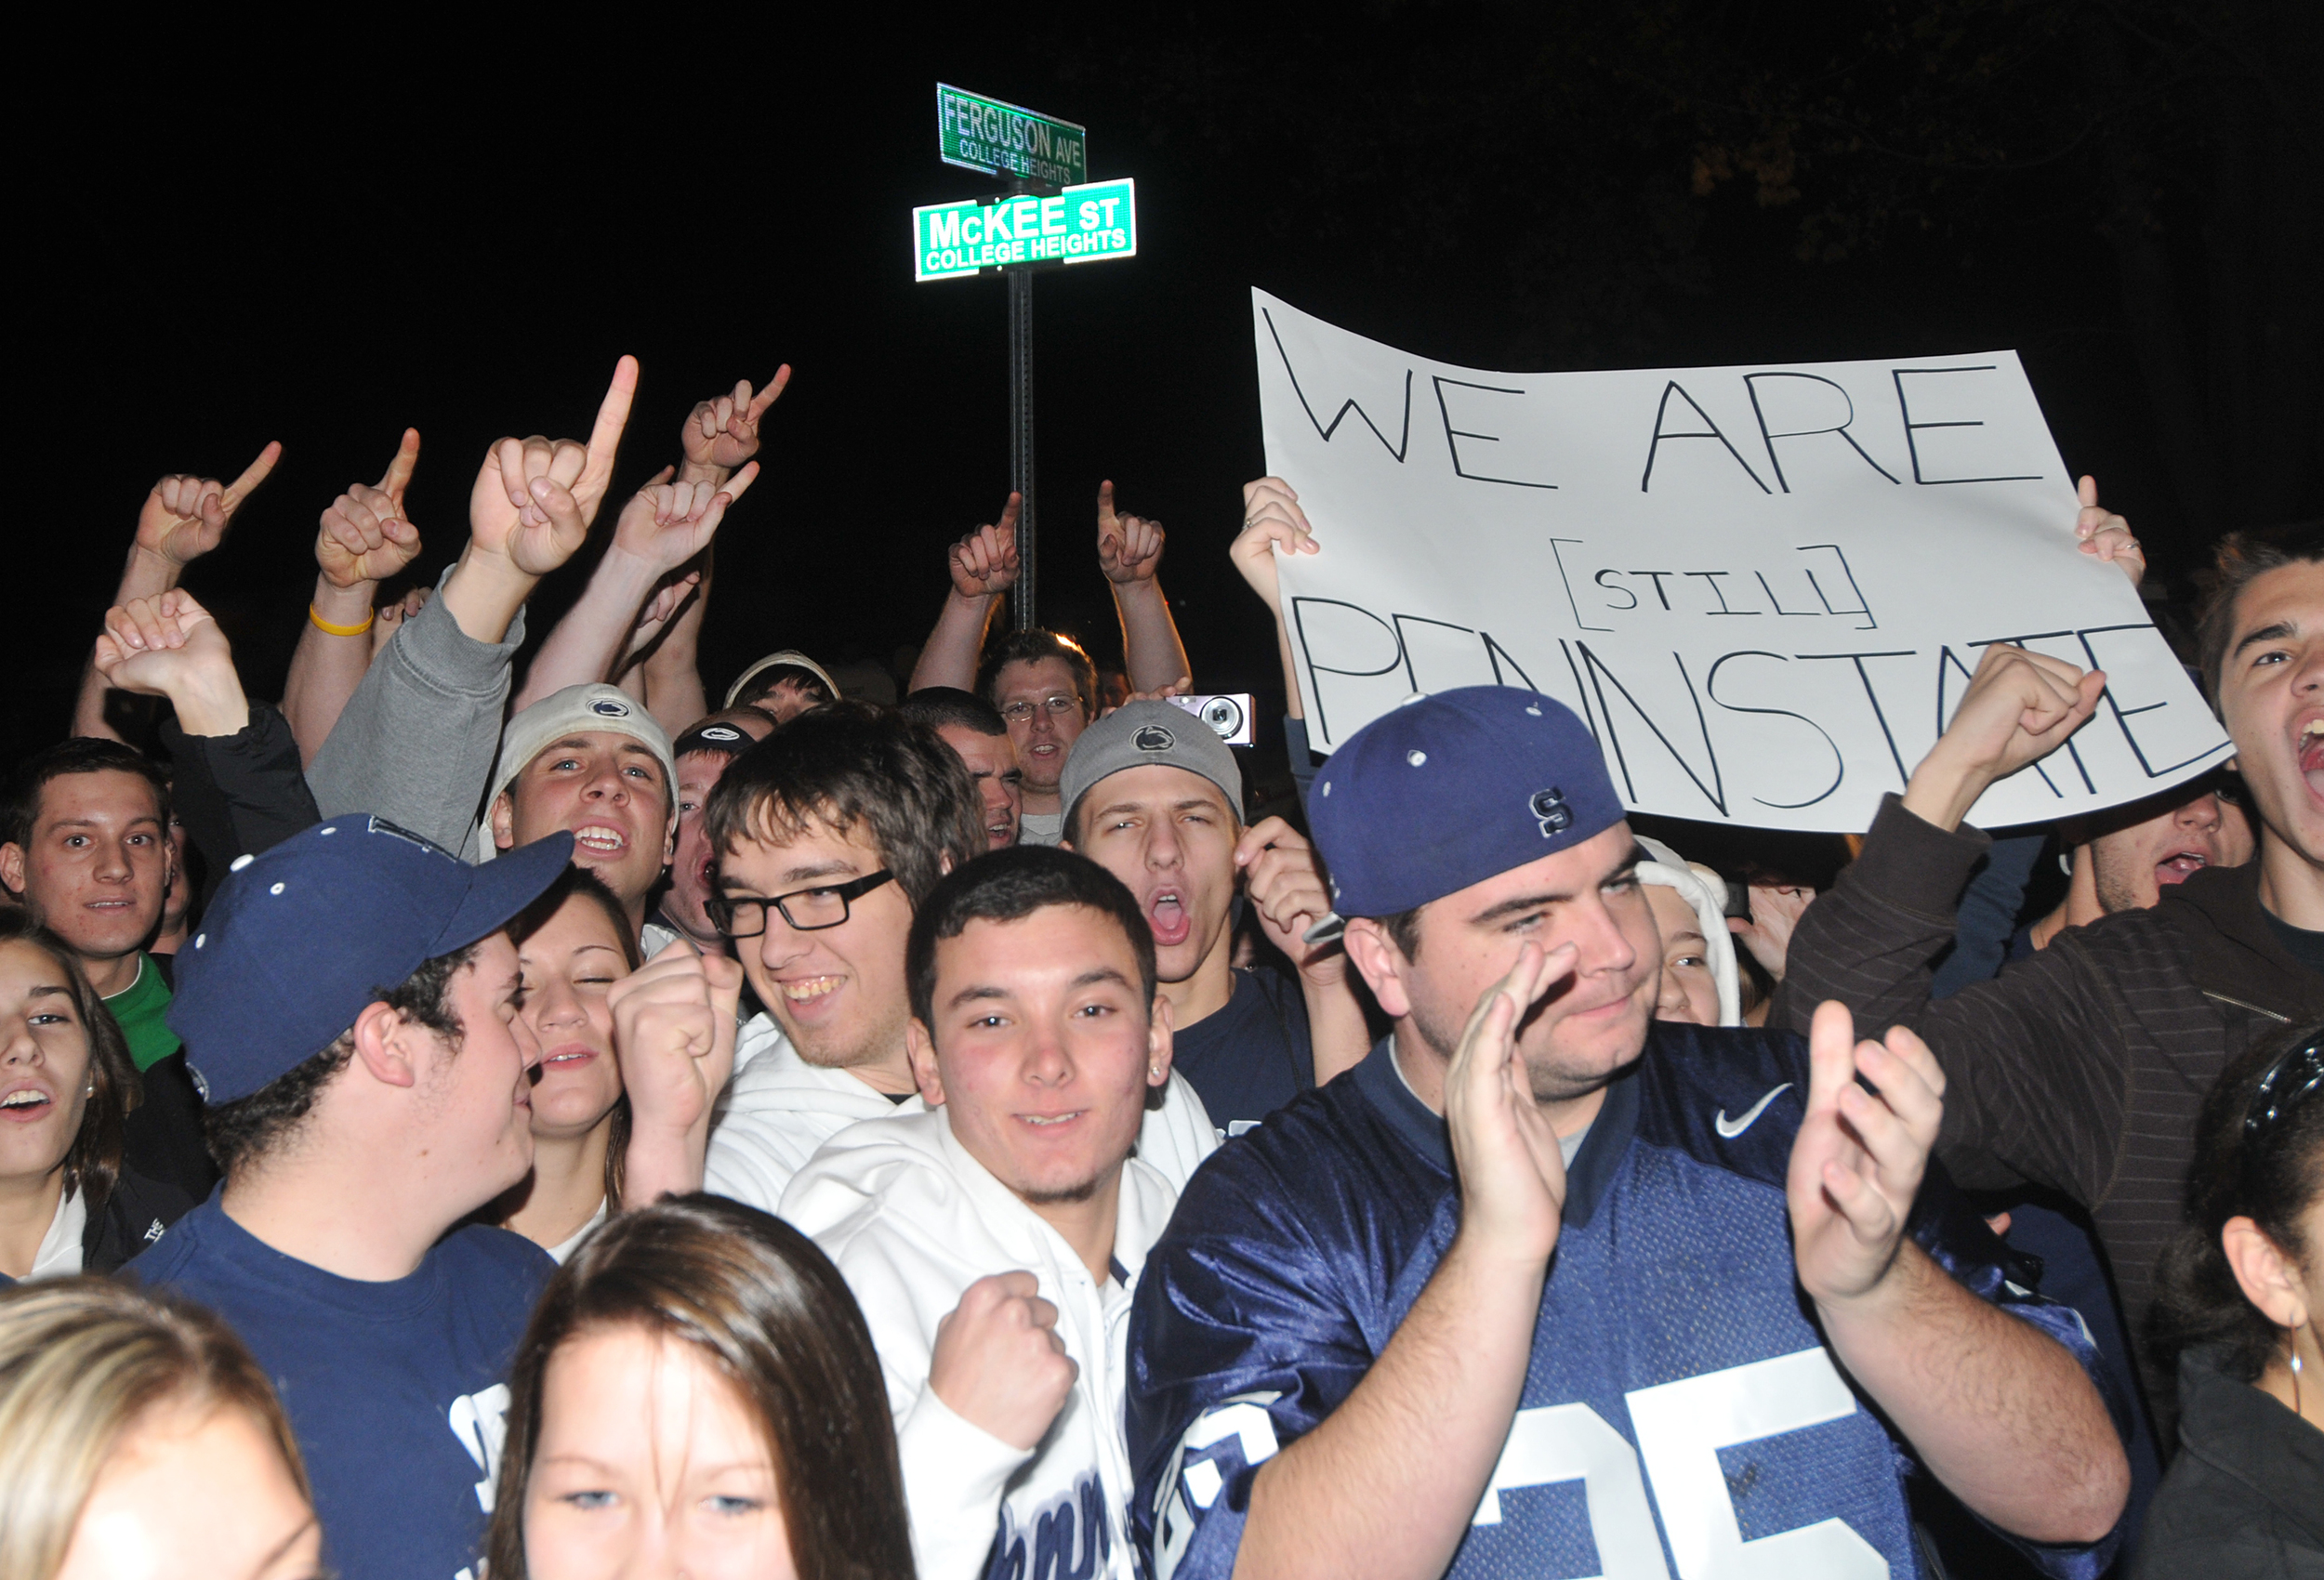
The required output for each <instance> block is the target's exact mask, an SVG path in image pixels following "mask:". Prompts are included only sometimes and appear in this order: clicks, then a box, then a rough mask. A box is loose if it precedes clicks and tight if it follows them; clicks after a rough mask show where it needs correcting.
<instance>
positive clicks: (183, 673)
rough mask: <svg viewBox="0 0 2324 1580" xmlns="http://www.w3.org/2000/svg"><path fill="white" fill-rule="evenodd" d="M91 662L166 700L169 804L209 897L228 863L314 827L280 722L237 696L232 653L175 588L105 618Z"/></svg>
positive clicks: (117, 680)
mask: <svg viewBox="0 0 2324 1580" xmlns="http://www.w3.org/2000/svg"><path fill="white" fill-rule="evenodd" d="M96 663H97V665H98V668H99V671H100V672H101V673H102V674H103V675H104V676H105V678H106V680H107V681H108V683H110V684H112V685H113V686H115V687H117V688H119V689H120V690H122V691H136V692H142V693H144V694H146V695H150V696H160V697H165V698H167V699H168V700H169V703H170V704H171V706H172V707H173V708H174V710H175V712H176V718H175V719H174V720H172V721H168V722H165V723H164V725H163V726H162V741H163V744H165V745H166V746H167V747H168V748H169V753H170V757H171V758H172V759H173V760H174V761H175V762H176V764H177V777H176V780H175V782H174V783H173V784H172V787H171V792H170V806H171V809H172V810H174V811H175V812H176V813H177V814H178V817H180V818H182V819H183V820H184V822H185V824H186V830H187V833H188V835H189V836H191V839H192V840H193V842H194V843H195V844H196V845H197V846H199V847H200V848H201V849H202V851H203V854H204V855H205V856H206V857H207V858H208V865H209V873H210V876H209V879H208V889H206V890H205V893H204V895H203V899H204V900H205V902H206V901H207V899H208V891H209V890H214V889H216V888H217V886H218V883H219V882H220V881H221V880H223V879H224V877H225V876H226V874H227V871H228V869H229V866H230V864H231V862H233V860H234V858H235V857H237V856H241V855H244V854H255V853H257V852H258V851H260V850H265V849H271V847H273V846H274V845H276V844H277V843H279V842H280V841H282V840H284V839H286V838H288V837H289V836H292V835H294V834H296V833H297V832H298V831H299V830H300V829H302V828H305V827H306V826H308V825H309V824H310V823H313V822H314V821H315V804H314V797H312V796H310V795H309V794H308V791H307V782H306V779H305V778H304V777H303V776H302V775H301V773H300V772H299V763H298V750H297V744H296V743H295V742H293V741H292V739H291V735H290V728H289V726H288V725H286V724H285V723H284V720H283V717H282V715H281V714H279V713H276V712H275V711H274V710H273V709H272V708H270V707H268V706H267V705H266V704H264V703H252V702H250V701H249V700H248V699H247V698H246V697H245V696H244V693H243V689H242V680H241V678H240V677H239V676H237V675H236V674H235V673H234V655H233V652H232V650H231V648H230V647H229V646H228V644H227V640H226V637H225V634H224V633H223V632H221V631H220V630H219V629H218V623H217V622H216V621H215V620H213V619H211V617H210V615H209V612H208V611H206V610H205V609H204V608H203V607H202V606H201V605H200V604H199V603H197V602H195V601H194V599H193V595H192V594H191V593H189V592H187V591H185V590H184V589H183V588H182V587H180V588H173V589H172V590H170V591H169V592H165V593H164V594H162V595H161V596H160V597H158V598H145V599H133V600H131V601H130V602H129V603H128V604H126V605H125V606H122V607H119V608H115V609H112V610H111V611H109V612H107V613H106V616H105V634H104V635H103V636H100V637H99V638H98V639H97V648H96Z"/></svg>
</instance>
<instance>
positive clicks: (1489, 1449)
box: [1235, 943, 1574, 1580]
mask: <svg viewBox="0 0 2324 1580" xmlns="http://www.w3.org/2000/svg"><path fill="white" fill-rule="evenodd" d="M1573 962H1574V955H1573V946H1572V945H1570V944H1567V945H1565V946H1564V947H1562V948H1561V949H1559V950H1558V951H1556V953H1555V954H1553V955H1549V956H1547V957H1545V956H1544V955H1542V952H1541V950H1540V947H1539V946H1538V944H1534V943H1527V944H1526V945H1525V947H1524V948H1523V949H1521V950H1520V951H1519V952H1518V955H1517V965H1516V968H1514V969H1513V970H1512V971H1511V972H1510V974H1509V976H1508V977H1507V978H1505V979H1503V980H1502V981H1500V982H1499V983H1497V984H1496V985H1495V986H1494V988H1493V990H1492V991H1491V992H1490V993H1488V994H1486V996H1485V999H1484V1001H1483V1002H1481V1003H1480V1004H1479V1005H1478V1006H1477V1007H1476V1011H1475V1013H1474V1014H1472V1016H1471V1017H1470V1018H1469V1026H1468V1030H1467V1032H1466V1033H1465V1034H1463V1036H1462V1038H1461V1042H1460V1047H1459V1050H1458V1051H1457V1052H1456V1053H1455V1055H1454V1056H1453V1061H1452V1067H1451V1069H1450V1070H1449V1071H1448V1072H1447V1073H1446V1079H1445V1120H1446V1127H1447V1129H1448V1131H1449V1133H1450V1135H1451V1138H1452V1150H1453V1159H1454V1163H1455V1165H1456V1166H1457V1167H1458V1169H1459V1176H1460V1229H1459V1232H1458V1233H1457V1234H1455V1235H1454V1237H1453V1243H1452V1244H1451V1246H1450V1247H1449V1248H1448V1249H1447V1250H1446V1253H1445V1257H1444V1260H1442V1261H1440V1262H1439V1263H1437V1265H1436V1271H1434V1272H1433V1273H1432V1274H1430V1275H1429V1281H1428V1283H1427V1284H1426V1285H1425V1286H1424V1287H1423V1288H1422V1289H1421V1291H1420V1294H1419V1298H1418V1299H1416V1300H1415V1301H1414V1302H1413V1303H1412V1309H1411V1310H1410V1311H1408V1312H1407V1313H1406V1316H1405V1319H1404V1321H1403V1322H1402V1323H1400V1324H1398V1326H1397V1328H1396V1332H1395V1336H1393V1338H1391V1339H1390V1340H1389V1341H1388V1345H1387V1348H1386V1349H1384V1350H1381V1351H1380V1359H1379V1360H1378V1361H1377V1362H1375V1363H1373V1364H1372V1367H1371V1369H1370V1370H1369V1371H1368V1372H1367V1374H1366V1375H1365V1377H1364V1380H1363V1381H1362V1382H1360V1383H1358V1384H1357V1385H1356V1387H1355V1389H1354V1391H1353V1392H1352V1393H1350V1394H1349V1395H1348V1397H1347V1398H1346V1399H1345V1400H1343V1401H1342V1402H1340V1406H1339V1408H1338V1409H1336V1410H1334V1411H1332V1413H1331V1414H1330V1415H1327V1416H1326V1417H1324V1419H1323V1420H1322V1421H1321V1422H1320V1423H1318V1424H1317V1426H1316V1427H1315V1429H1314V1430H1313V1431H1310V1432H1308V1433H1307V1434H1305V1435H1304V1436H1302V1437H1301V1438H1299V1439H1297V1440H1296V1441H1294V1442H1291V1443H1289V1444H1288V1445H1287V1446H1286V1447H1285V1448H1284V1449H1283V1451H1282V1452H1281V1453H1279V1454H1277V1455H1274V1457H1273V1458H1272V1459H1269V1460H1268V1461H1267V1462H1266V1463H1265V1464H1264V1465H1262V1466H1261V1467H1260V1469H1259V1475H1258V1478H1257V1479H1256V1481H1254V1482H1253V1483H1252V1487H1251V1494H1250V1512H1249V1514H1248V1516H1247V1517H1246V1520H1245V1522H1244V1526H1243V1533H1242V1546H1241V1548H1240V1550H1239V1551H1238V1553H1237V1555H1236V1559H1235V1580H1285V1577H1287V1576H1314V1580H1439V1577H1440V1576H1441V1575H1443V1573H1445V1566H1446V1564H1448V1563H1450V1562H1451V1561H1452V1556H1453V1551H1454V1549H1455V1548H1457V1547H1459V1545H1460V1539H1461V1537H1462V1536H1464V1535H1465V1534H1468V1530H1469V1521H1470V1517H1471V1516H1472V1515H1473V1514H1474V1513H1475V1512H1476V1508H1477V1501H1478V1499H1479V1498H1481V1497H1482V1496H1483V1495H1484V1494H1485V1485H1486V1480H1487V1479H1488V1478H1489V1477H1490V1476H1491V1475H1492V1473H1493V1466H1494V1462H1495V1461H1496V1460H1497V1459H1499V1456H1500V1452H1501V1446H1502V1444H1503V1443H1504V1442H1507V1441H1508V1438H1509V1429H1510V1423H1511V1421H1512V1419H1514V1417H1515V1415H1516V1411H1517V1402H1518V1400H1519V1399H1520V1398H1521V1397H1522V1395H1523V1393H1524V1391H1525V1366H1526V1363H1527V1362H1528V1361H1529V1360H1530V1359H1531V1357H1532V1353H1533V1333H1534V1326H1535V1323H1537V1321H1538V1319H1539V1316H1540V1310H1541V1286H1542V1283H1543V1281H1544V1280H1545V1279H1546V1278H1547V1277H1548V1272H1549V1261H1550V1253H1551V1252H1552V1251H1553V1250H1554V1249H1555V1248H1556V1246H1557V1237H1558V1231H1559V1229H1560V1227H1561V1226H1562V1221H1563V1216H1564V1213H1565V1162H1564V1159H1563V1157H1562V1155H1561V1153H1560V1152H1559V1151H1558V1145H1557V1137H1556V1135H1555V1133H1554V1132H1552V1129H1551V1127H1550V1123H1549V1121H1548V1119H1547V1118H1546V1117H1544V1116H1543V1114H1542V1113H1541V1112H1540V1109H1539V1108H1538V1105H1537V1104H1536V1103H1535V1100H1534V1096H1533V1087H1532V1083H1531V1079H1530V1077H1529V1076H1528V1075H1527V1074H1526V1073H1525V1060H1524V1057H1523V1056H1522V1055H1521V1054H1519V1053H1518V1051H1517V1045H1516V1027H1517V1022H1518V1020H1520V1018H1521V1017H1522V1016H1523V1015H1524V1014H1525V1010H1526V1009H1527V1008H1529V1007H1531V1006H1532V1005H1533V1004H1534V1002H1535V1001H1536V1000H1538V999H1539V998H1540V996H1541V995H1542V994H1544V993H1546V992H1547V991H1548V990H1549V989H1550V988H1551V987H1552V985H1554V984H1555V983H1556V982H1559V981H1565V980H1566V979H1568V978H1570V977H1571V976H1572V974H1573Z"/></svg>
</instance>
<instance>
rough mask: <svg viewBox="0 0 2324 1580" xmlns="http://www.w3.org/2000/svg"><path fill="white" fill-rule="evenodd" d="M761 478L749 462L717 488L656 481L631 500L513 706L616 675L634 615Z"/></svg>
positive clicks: (630, 641)
mask: <svg viewBox="0 0 2324 1580" xmlns="http://www.w3.org/2000/svg"><path fill="white" fill-rule="evenodd" d="M665 476H667V474H665ZM758 476H759V463H758V462H756V461H752V462H749V463H747V464H746V465H745V466H744V467H743V469H742V470H741V471H739V472H736V473H735V474H734V475H733V478H732V479H731V480H729V481H726V482H724V483H722V484H721V483H713V482H666V481H662V480H661V479H659V478H657V479H656V480H654V481H653V482H650V483H648V484H646V486H645V487H643V488H641V489H640V490H639V491H638V492H637V494H634V495H632V496H631V498H630V500H629V503H628V504H627V505H626V506H624V507H622V512H621V517H620V520H618V521H617V522H616V523H615V524H614V541H613V542H612V543H610V544H608V545H607V546H606V548H605V556H604V558H603V559H601V560H599V561H598V562H597V570H596V572H595V573H593V574H592V575H591V576H590V577H589V586H588V590H587V591H585V592H584V593H582V595H581V597H580V599H579V601H577V602H576V603H574V606H573V608H572V609H571V610H570V611H568V612H566V614H565V617H564V618H563V619H562V620H560V621H559V622H557V628H556V629H555V630H553V631H551V632H550V633H549V634H548V640H547V641H545V642H543V643H542V644H541V651H540V653H539V656H537V657H536V658H535V659H534V660H533V667H532V671H531V672H530V673H529V674H527V675H526V676H525V678H524V689H523V690H522V691H519V692H518V693H517V700H516V705H517V706H518V707H519V708H522V707H525V706H527V705H529V704H533V703H536V702H538V701H540V699H541V698H543V697H545V696H548V695H549V694H550V693H551V692H553V691H562V690H563V689H564V688H565V687H567V686H578V685H583V684H587V683H588V682H591V681H598V680H606V679H610V678H613V677H614V676H615V675H616V674H618V673H619V672H620V668H621V665H622V663H623V661H624V660H625V659H627V657H628V656H629V655H630V653H631V652H632V651H633V647H634V644H635V641H636V634H637V629H638V623H639V616H640V614H641V613H643V612H645V611H646V609H647V607H648V605H649V604H651V603H652V601H653V600H654V597H655V595H656V593H657V592H658V591H660V590H662V589H664V588H665V587H666V586H667V578H670V577H673V576H676V575H678V574H679V573H680V568H681V567H683V566H684V565H685V563H686V561H688V560H692V559H693V557H694V556H695V555H697V554H700V553H701V552H702V551H703V550H705V549H706V548H707V547H709V546H710V539H711V537H712V535H713V534H715V533H717V532H718V530H719V523H720V521H721V520H725V518H726V510H727V507H728V506H730V505H732V504H733V503H734V501H735V500H737V499H740V498H741V497H742V496H743V495H744V494H745V493H746V492H748V490H749V488H750V485H751V483H752V482H753V481H756V480H757V479H758ZM664 618H665V619H667V615H665V616H664Z"/></svg>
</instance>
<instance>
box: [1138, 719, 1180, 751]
mask: <svg viewBox="0 0 2324 1580" xmlns="http://www.w3.org/2000/svg"><path fill="white" fill-rule="evenodd" d="M1129 744H1131V745H1133V746H1135V747H1137V748H1138V749H1139V750H1140V751H1142V752H1167V751H1169V749H1170V748H1171V747H1172V746H1175V745H1177V744H1178V737H1177V736H1175V735H1173V734H1171V733H1170V732H1169V731H1168V730H1165V729H1164V728H1163V727H1162V726H1161V725H1159V724H1149V725H1146V726H1144V727H1143V728H1142V729H1141V730H1140V731H1138V733H1137V734H1135V735H1132V736H1131V737H1130V738H1129Z"/></svg>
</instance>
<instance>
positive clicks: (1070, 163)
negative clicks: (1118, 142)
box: [936, 83, 1089, 187]
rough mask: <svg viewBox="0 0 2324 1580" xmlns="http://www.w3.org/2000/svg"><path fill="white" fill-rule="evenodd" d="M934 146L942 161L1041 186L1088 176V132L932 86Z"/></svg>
mask: <svg viewBox="0 0 2324 1580" xmlns="http://www.w3.org/2000/svg"><path fill="white" fill-rule="evenodd" d="M936 149H937V151H938V152H939V153H940V154H941V155H943V157H944V163H945V164H947V165H959V166H960V167H961V168H962V169H964V170H982V171H984V173H985V174H986V175H988V176H1021V177H1023V178H1024V179H1026V180H1028V181H1038V182H1039V183H1040V184H1041V185H1043V186H1045V187H1064V186H1071V185H1072V184H1073V183H1074V182H1076V181H1080V180H1086V179H1087V178H1089V131H1088V129H1087V128H1085V127H1081V126H1076V125H1074V124H1073V123H1072V122H1071V121H1060V120H1058V119H1057V118H1056V117H1054V116H1051V115H1044V114H1042V113H1040V112H1038V111H1034V110H1023V109H1020V108H1019V107H1018V106H1016V105H1014V104H1003V103H1002V102H1001V101H1000V100H999V99H985V98H983V97H981V96H980V95H977V94H973V93H967V92H964V91H962V90H961V89H959V88H957V87H950V86H946V85H944V84H943V83H938V84H937V85H936Z"/></svg>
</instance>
